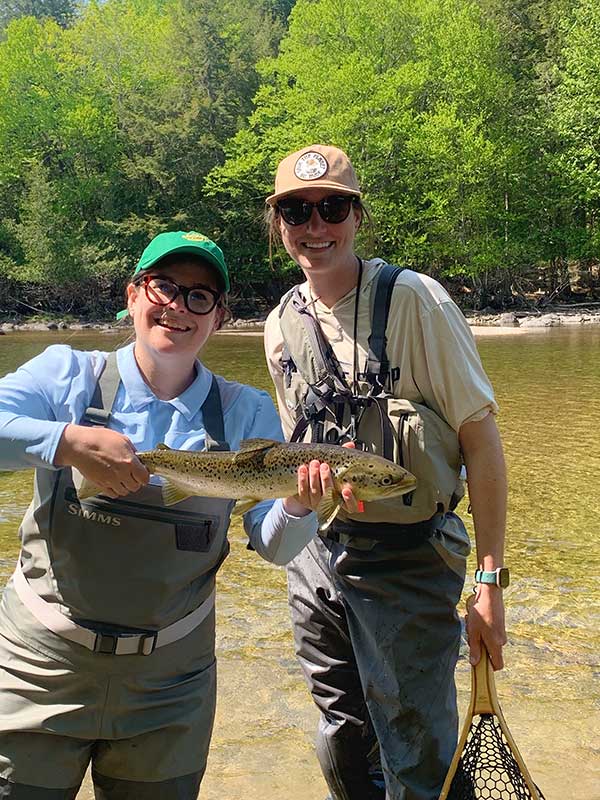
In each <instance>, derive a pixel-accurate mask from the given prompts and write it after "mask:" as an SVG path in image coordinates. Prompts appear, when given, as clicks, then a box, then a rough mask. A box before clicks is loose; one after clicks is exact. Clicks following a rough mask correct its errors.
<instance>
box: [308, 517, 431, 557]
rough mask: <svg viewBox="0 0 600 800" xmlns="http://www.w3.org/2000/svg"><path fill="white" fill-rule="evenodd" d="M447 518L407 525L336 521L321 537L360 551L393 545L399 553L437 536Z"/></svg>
mask: <svg viewBox="0 0 600 800" xmlns="http://www.w3.org/2000/svg"><path fill="white" fill-rule="evenodd" d="M443 519H444V515H443V514H434V515H433V517H431V519H426V520H423V522H412V523H410V524H407V525H402V524H400V523H394V522H378V523H376V524H372V525H370V524H369V523H364V522H355V521H354V520H351V519H349V520H341V519H339V518H336V519H334V520H333V522H332V523H331V525H330V526H329V528H328V529H327V530H326V531H325V532H324V533H323V534H321V535H322V536H323V538H325V539H331V540H332V541H334V542H339V543H340V544H343V545H347V546H348V547H357V548H358V549H362V548H363V547H368V548H371V547H372V546H373V545H374V544H375V543H383V544H390V545H393V546H394V547H395V548H397V549H399V550H411V549H412V548H413V547H418V546H419V545H421V544H423V542H426V541H427V539H429V538H430V536H433V534H434V532H435V531H436V530H437V528H439V527H440V525H441V524H442V521H443Z"/></svg>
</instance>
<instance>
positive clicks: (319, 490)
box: [283, 460, 359, 517]
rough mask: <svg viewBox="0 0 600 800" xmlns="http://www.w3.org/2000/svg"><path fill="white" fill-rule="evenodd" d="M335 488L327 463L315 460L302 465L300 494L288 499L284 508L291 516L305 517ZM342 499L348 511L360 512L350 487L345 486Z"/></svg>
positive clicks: (299, 480)
mask: <svg viewBox="0 0 600 800" xmlns="http://www.w3.org/2000/svg"><path fill="white" fill-rule="evenodd" d="M333 486H334V484H333V477H332V475H331V469H330V468H329V464H327V462H325V461H316V460H314V461H311V462H310V463H309V464H301V465H300V466H299V467H298V494H297V495H295V496H293V497H286V498H285V500H284V501H283V507H284V508H285V510H286V511H287V513H288V514H290V515H291V516H294V517H304V516H306V514H309V513H310V512H311V511H316V510H317V508H318V506H319V503H320V502H321V500H322V499H323V496H324V495H325V494H327V493H329V492H331V490H332V489H333ZM342 497H343V499H344V507H345V509H346V511H348V512H350V513H354V514H356V513H357V512H358V510H359V506H358V501H357V500H356V497H355V496H354V494H353V492H352V489H351V487H350V486H344V488H343V489H342Z"/></svg>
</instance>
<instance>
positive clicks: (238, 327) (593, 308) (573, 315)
mask: <svg viewBox="0 0 600 800" xmlns="http://www.w3.org/2000/svg"><path fill="white" fill-rule="evenodd" d="M463 313H464V314H465V317H466V319H467V322H468V323H469V326H470V328H471V330H472V332H473V333H474V334H475V335H500V334H521V333H528V332H531V331H540V330H547V329H549V328H569V329H573V328H583V327H586V328H587V327H590V326H594V327H595V326H596V325H600V302H589V303H585V302H584V303H576V304H572V305H570V304H566V303H565V304H556V305H548V306H545V307H544V308H543V310H541V309H530V310H519V311H495V310H493V309H484V310H483V311H472V310H463ZM265 319H266V315H265V314H260V315H257V316H252V317H246V318H241V317H240V318H233V319H231V320H230V321H229V322H228V323H226V324H225V325H224V327H223V328H222V329H221V330H220V331H219V333H220V334H229V335H231V334H238V335H262V330H263V326H264V322H265ZM129 328H130V323H129V322H128V321H127V320H123V321H120V322H114V321H112V320H110V319H109V320H106V319H105V320H94V321H87V320H84V319H71V318H60V317H53V318H46V317H42V316H34V317H29V318H13V319H10V320H7V319H4V320H2V318H0V336H3V335H5V334H10V333H18V332H26V331H28V332H35V331H38V332H45V331H67V330H68V331H81V332H86V331H98V332H102V333H125V332H126V331H127V330H128V329H129Z"/></svg>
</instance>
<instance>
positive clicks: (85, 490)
mask: <svg viewBox="0 0 600 800" xmlns="http://www.w3.org/2000/svg"><path fill="white" fill-rule="evenodd" d="M100 492H101V489H100V487H99V486H95V485H94V484H93V483H92V482H91V481H88V480H87V478H84V479H83V480H82V482H81V483H80V484H79V487H78V489H77V498H78V499H79V500H89V498H90V497H95V496H96V495H97V494H100Z"/></svg>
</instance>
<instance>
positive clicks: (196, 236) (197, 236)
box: [181, 231, 210, 242]
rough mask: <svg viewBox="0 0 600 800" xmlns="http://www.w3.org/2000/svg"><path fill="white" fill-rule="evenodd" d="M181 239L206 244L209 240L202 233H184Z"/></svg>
mask: <svg viewBox="0 0 600 800" xmlns="http://www.w3.org/2000/svg"><path fill="white" fill-rule="evenodd" d="M181 238H182V239H187V240H188V241H190V242H208V241H210V239H209V238H208V236H204V234H203V233H194V232H193V231H192V233H186V234H185V235H184V236H182V237H181Z"/></svg>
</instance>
